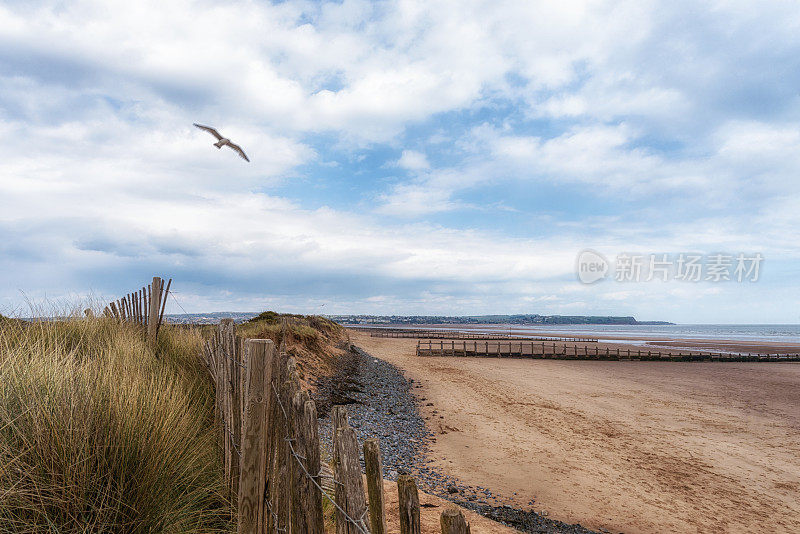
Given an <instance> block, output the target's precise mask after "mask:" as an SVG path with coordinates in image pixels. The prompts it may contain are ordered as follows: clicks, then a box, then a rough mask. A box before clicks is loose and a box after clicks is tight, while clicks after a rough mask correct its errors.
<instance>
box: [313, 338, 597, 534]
mask: <svg viewBox="0 0 800 534" xmlns="http://www.w3.org/2000/svg"><path fill="white" fill-rule="evenodd" d="M354 349H355V350H354V352H351V353H348V354H347V355H345V356H343V357H342V360H341V362H340V364H341V365H340V368H339V370H338V371H337V373H336V374H335V375H334V376H332V377H329V378H328V379H324V380H321V381H320V382H319V383H318V385H317V387H318V390H317V392H316V393H315V397H316V399H315V400H318V401H319V402H320V404H321V405H323V406H329V405H330V404H331V402H330V400H333V401H334V402H333V404H344V405H346V407H347V412H348V417H349V419H350V424H351V426H352V427H353V428H354V429H355V431H356V434H357V435H358V439H359V441H363V440H364V439H367V438H378V439H379V440H380V447H381V456H382V459H383V466H384V479H388V480H396V479H397V476H398V475H399V474H403V473H408V474H411V475H412V476H414V478H415V480H416V481H417V484H418V487H419V490H420V491H421V492H424V493H426V494H428V495H432V496H434V497H436V498H439V499H443V500H445V501H449V502H452V503H454V504H457V505H458V506H460V507H462V508H466V509H468V510H471V511H473V512H476V513H478V514H480V515H481V516H483V517H485V518H487V519H488V520H492V521H495V522H498V523H499V524H502V525H505V526H508V527H511V528H514V529H517V530H519V531H521V532H532V533H533V532H535V533H543V534H597V533H596V532H595V531H591V530H589V529H586V528H584V527H581V526H580V525H570V524H566V523H562V522H560V521H557V520H553V519H549V518H547V517H543V516H541V515H540V514H538V513H536V512H535V511H533V510H532V509H524V508H522V507H514V506H510V505H508V504H507V502H506V501H505V500H503V499H502V498H501V497H500V496H499V495H496V494H494V493H493V492H492V491H491V490H489V489H488V488H486V487H484V486H481V485H469V484H466V483H465V482H463V481H461V480H460V479H458V478H457V477H455V476H452V475H450V474H448V473H447V472H446V470H445V469H443V468H442V467H440V466H435V465H432V461H433V460H432V458H431V445H432V444H434V443H435V442H436V439H437V433H436V432H435V431H434V430H433V429H432V428H430V427H431V425H430V424H428V422H427V421H426V418H425V417H424V416H423V415H422V414H421V412H420V408H422V407H423V405H424V404H427V403H426V400H427V399H426V398H425V397H424V396H418V395H416V394H415V392H418V391H420V389H421V388H422V386H421V385H420V384H418V383H416V382H415V381H414V380H413V379H407V378H406V377H405V376H404V374H403V372H402V371H401V370H400V369H398V368H397V367H396V366H395V365H393V364H391V363H388V362H386V361H384V360H382V359H380V358H377V357H376V356H375V355H372V354H370V353H368V352H366V351H365V350H363V349H361V348H360V347H355V346H354ZM337 384H338V385H341V386H342V387H338V386H337ZM319 423H320V441H321V442H322V444H323V448H324V449H325V450H330V444H331V436H330V417H329V416H328V414H327V413H326V415H325V416H324V417H320V419H319ZM361 462H362V468H363V457H362V458H361ZM530 504H531V506H532V505H533V504H534V503H533V502H531V503H530ZM481 531H482V530H481ZM476 532H477V531H476Z"/></svg>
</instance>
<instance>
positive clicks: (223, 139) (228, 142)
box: [192, 122, 250, 161]
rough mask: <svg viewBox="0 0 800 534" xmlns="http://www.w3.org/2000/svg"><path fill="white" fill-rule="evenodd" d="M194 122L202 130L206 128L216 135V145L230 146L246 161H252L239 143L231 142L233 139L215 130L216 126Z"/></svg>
mask: <svg viewBox="0 0 800 534" xmlns="http://www.w3.org/2000/svg"><path fill="white" fill-rule="evenodd" d="M192 124H194V125H195V126H196V127H198V128H200V129H201V130H205V131H207V132H208V133H210V134H211V135H213V136H214V137H216V138H217V142H216V143H214V146H215V147H217V148H222V147H223V146H229V147H231V148H232V149H233V150H235V151H236V153H237V154H239V155H240V156H241V157H242V158H244V160H245V161H250V160H249V159H248V158H247V154H245V153H244V150H242V147H240V146H239V145H235V144H233V143H231V140H230V139H228V138H227V137H222V136H221V135H220V134H219V132H218V131H217V130H215V129H214V128H212V127H211V126H203V125H202V124H197V123H196V122H194V123H192Z"/></svg>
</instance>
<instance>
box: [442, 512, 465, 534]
mask: <svg viewBox="0 0 800 534" xmlns="http://www.w3.org/2000/svg"><path fill="white" fill-rule="evenodd" d="M440 522H441V525H442V534H467V533H469V531H470V529H469V523H467V521H466V519H464V514H462V513H461V510H459V509H458V508H455V507H450V508H447V509H446V510H445V511H443V512H442V517H441V519H440Z"/></svg>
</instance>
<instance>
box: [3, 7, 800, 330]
mask: <svg viewBox="0 0 800 534" xmlns="http://www.w3.org/2000/svg"><path fill="white" fill-rule="evenodd" d="M798 119H800V5H798V4H797V3H796V2H794V1H786V2H775V1H763V2H752V1H731V2H722V1H720V2H717V1H709V2H696V1H691V2H686V1H668V2H652V1H647V0H636V1H630V2H628V1H618V2H603V1H560V2H535V1H503V0H492V1H476V0H457V1H448V0H442V1H437V2H428V1H414V0H398V1H379V2H367V1H361V0H344V1H342V2H317V1H314V2H312V1H307V2H305V1H304V2H295V1H285V2H274V3H270V2H266V1H245V2H235V1H226V2H218V1H215V2H211V1H186V0H176V1H170V2H151V1H147V0H142V1H137V2H115V1H108V0H103V1H82V0H76V1H70V2H39V1H35V0H32V1H25V2H19V1H14V0H5V1H2V2H0V138H1V139H2V143H0V273H2V276H0V313H6V314H13V313H24V312H25V310H26V309H27V308H28V307H30V306H37V307H42V306H44V307H48V306H51V307H58V306H69V305H78V303H81V302H86V301H96V302H103V301H107V300H110V299H113V298H118V297H120V296H122V295H123V294H125V293H127V292H129V291H132V290H134V289H136V288H137V287H141V286H142V285H143V284H145V283H146V282H147V281H148V280H149V279H150V278H151V277H152V276H154V275H159V276H164V277H168V278H173V279H174V282H173V289H174V297H175V298H174V299H170V301H169V305H168V308H167V310H168V312H172V313H181V312H183V311H188V312H202V311H261V310H265V309H276V310H279V311H290V312H303V313H329V314H345V313H354V314H355V313H364V314H398V315H401V314H415V315H416V314H426V315H437V314H446V315H466V314H484V313H494V314H504V313H509V314H511V313H540V314H560V315H589V314H600V315H633V316H635V317H637V318H638V319H641V320H668V321H674V322H682V323H800V306H798V297H800V279H798V275H799V274H800V269H798V267H800V249H799V248H798V246H799V245H800V240H799V239H798V237H800V236H798V227H800V179H799V178H800V175H799V174H798V171H800V123H798ZM194 122H198V123H201V124H209V125H212V126H215V127H217V128H218V129H219V130H220V131H221V132H222V133H223V134H224V135H226V136H228V137H230V138H231V139H232V140H233V141H234V142H237V143H239V144H240V145H241V146H242V147H243V148H244V150H245V151H246V152H247V154H248V156H249V157H250V160H251V162H250V163H247V162H245V161H244V160H242V159H240V158H238V157H237V156H236V154H235V153H234V152H232V151H231V150H229V149H222V150H217V149H216V148H215V147H214V146H212V145H211V143H212V142H214V141H215V139H213V138H212V137H211V136H210V135H209V134H207V133H205V132H202V131H200V130H198V129H196V128H194V127H192V123H194ZM586 249H590V250H592V251H594V252H595V253H597V255H598V256H600V257H603V258H605V259H606V261H607V262H608V266H609V267H608V269H609V270H608V276H607V277H606V278H605V279H602V280H599V281H597V282H595V283H592V284H586V283H582V282H581V281H580V280H579V278H578V276H577V274H576V268H577V265H579V262H578V260H577V258H578V256H579V254H580V253H581V252H582V251H584V250H586ZM665 254H666V255H667V256H666V261H667V262H669V263H670V265H671V267H670V269H672V270H670V274H669V276H667V275H665V276H664V277H663V278H662V279H659V278H658V277H656V278H654V279H652V280H647V279H646V278H647V277H646V276H642V277H641V279H639V280H638V281H637V280H636V279H633V280H617V274H619V273H621V272H622V271H620V270H619V268H620V265H622V262H621V260H620V258H625V257H631V256H635V257H638V258H639V259H641V260H642V261H643V263H644V265H645V267H647V266H648V265H649V261H650V260H651V256H652V255H656V257H657V258H658V259H663V255H665ZM681 254H694V255H698V256H702V258H703V259H702V262H704V265H706V269H708V263H709V262H711V261H712V258H713V255H715V254H716V255H720V254H721V255H723V256H724V257H726V258H734V259H735V258H737V257H739V255H742V256H743V257H745V258H755V257H756V255H757V254H760V257H761V258H763V261H759V262H758V267H759V272H758V276H757V278H756V277H754V276H750V278H747V279H745V280H743V281H741V282H740V281H738V280H736V276H734V274H735V267H736V265H737V263H736V262H735V261H734V263H733V265H727V267H730V274H731V278H732V279H731V280H725V279H722V280H719V281H715V280H713V279H711V280H707V279H706V278H707V276H706V272H704V273H703V276H702V278H701V279H700V280H699V281H691V280H679V279H678V276H677V269H678V266H677V260H678V258H679V257H680V255H681ZM727 267H726V268H727ZM645 270H647V269H645ZM673 270H674V273H673ZM751 275H752V273H751ZM620 277H621V278H625V277H624V276H622V275H620ZM754 278H756V279H754Z"/></svg>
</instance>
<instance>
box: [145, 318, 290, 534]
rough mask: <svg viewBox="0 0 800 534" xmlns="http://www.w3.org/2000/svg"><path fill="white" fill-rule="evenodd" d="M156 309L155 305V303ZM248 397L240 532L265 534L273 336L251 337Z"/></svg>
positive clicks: (240, 491)
mask: <svg viewBox="0 0 800 534" xmlns="http://www.w3.org/2000/svg"><path fill="white" fill-rule="evenodd" d="M153 309H155V306H153ZM245 350H246V351H247V355H248V361H247V400H246V401H245V413H244V426H243V431H242V447H241V454H242V458H241V464H240V471H239V528H238V533H239V534H261V533H262V531H263V528H264V490H265V483H266V482H265V476H266V465H267V449H266V445H267V436H266V411H267V406H266V404H267V403H266V401H267V394H268V391H269V390H268V387H269V384H270V379H271V376H270V374H271V373H270V369H271V365H270V364H271V362H272V359H273V357H274V355H275V346H274V344H273V343H272V340H270V339H248V340H247V342H246V343H245Z"/></svg>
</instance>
